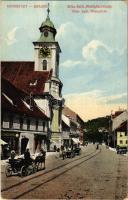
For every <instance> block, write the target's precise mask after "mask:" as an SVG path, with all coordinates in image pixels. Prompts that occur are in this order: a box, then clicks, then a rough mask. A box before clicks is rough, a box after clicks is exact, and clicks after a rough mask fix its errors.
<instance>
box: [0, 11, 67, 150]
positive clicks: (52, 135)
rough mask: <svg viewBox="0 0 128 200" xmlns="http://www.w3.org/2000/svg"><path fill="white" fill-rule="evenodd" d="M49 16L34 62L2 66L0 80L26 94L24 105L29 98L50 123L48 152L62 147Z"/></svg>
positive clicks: (58, 85) (56, 55)
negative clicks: (51, 148) (53, 148)
mask: <svg viewBox="0 0 128 200" xmlns="http://www.w3.org/2000/svg"><path fill="white" fill-rule="evenodd" d="M49 12H50V10H49V8H48V10H47V17H46V20H45V21H44V22H43V23H42V24H41V26H40V28H39V30H40V34H41V35H40V38H39V39H38V40H37V41H35V42H33V45H34V51H35V57H34V62H32V61H4V62H1V74H2V77H3V78H4V79H6V80H7V81H9V82H10V83H11V84H13V86H15V87H16V88H18V89H20V90H21V91H22V92H26V93H27V94H28V95H26V97H24V98H25V101H26V102H29V103H30V99H31V98H32V99H33V100H34V102H35V104H36V105H37V106H38V108H39V109H40V110H41V111H42V112H43V113H44V114H45V116H46V117H47V118H48V119H49V120H48V128H47V147H48V150H50V145H51V144H52V143H54V142H55V143H59V144H61V133H62V108H63V103H64V99H63V98H62V94H61V90H62V86H63V84H62V82H61V81H60V79H59V57H60V52H61V49H60V46H59V43H58V42H56V41H55V36H56V29H55V27H54V25H53V23H52V22H51V20H50V17H49ZM30 97H31V98H30ZM26 126H27V125H26ZM42 127H43V126H42ZM34 131H35V130H34ZM42 131H43V129H42Z"/></svg>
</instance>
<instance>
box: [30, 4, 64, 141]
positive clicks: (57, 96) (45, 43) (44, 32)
mask: <svg viewBox="0 0 128 200" xmlns="http://www.w3.org/2000/svg"><path fill="white" fill-rule="evenodd" d="M47 12H48V14H47V18H46V20H45V21H44V22H43V23H42V24H41V26H40V28H39V30H40V34H41V35H40V38H39V39H38V40H37V41H35V42H33V45H34V50H35V63H34V70H35V71H52V76H51V80H50V82H49V83H47V84H49V85H48V88H49V91H48V94H47V95H46V96H45V99H42V98H40V97H39V96H35V98H34V99H35V101H36V103H37V104H38V105H39V106H40V107H42V108H43V109H45V108H44V105H45V104H44V102H46V101H47V104H48V103H50V105H51V107H52V113H51V117H50V118H51V123H50V130H51V133H52V134H51V141H52V142H53V143H54V142H55V143H61V132H62V126H61V122H62V117H61V116H62V107H63V103H64V99H63V98H62V94H61V90H62V86H63V84H62V82H61V81H60V79H59V57H60V53H61V49H60V46H59V43H58V42H57V41H56V40H55V36H56V33H57V32H56V29H55V27H54V24H53V23H52V21H51V20H50V17H49V12H50V10H49V8H48V10H47Z"/></svg>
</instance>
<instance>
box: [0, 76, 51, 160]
mask: <svg viewBox="0 0 128 200" xmlns="http://www.w3.org/2000/svg"><path fill="white" fill-rule="evenodd" d="M1 86H2V87H1V100H2V108H1V139H2V140H3V141H4V142H6V145H4V146H2V157H4V158H6V157H8V156H9V155H10V152H11V150H15V152H16V153H17V154H24V152H25V150H26V148H29V149H30V152H31V154H34V153H35V152H37V151H39V150H40V149H41V148H42V147H43V148H45V149H47V143H48V138H47V131H48V123H49V118H48V117H47V116H46V115H45V114H44V112H43V111H41V110H40V109H39V107H38V106H37V105H36V103H35V102H34V100H33V99H32V98H31V99H29V100H30V101H31V104H30V102H28V101H26V100H25V97H26V96H28V94H27V93H25V92H23V91H21V90H19V89H18V88H16V87H15V86H14V85H12V84H11V83H10V82H9V81H7V80H6V79H3V78H2V80H1Z"/></svg>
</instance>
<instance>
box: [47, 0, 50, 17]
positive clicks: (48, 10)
mask: <svg viewBox="0 0 128 200" xmlns="http://www.w3.org/2000/svg"><path fill="white" fill-rule="evenodd" d="M47 12H48V15H47V17H49V13H50V9H49V3H48V9H47Z"/></svg>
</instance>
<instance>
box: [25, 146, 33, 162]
mask: <svg viewBox="0 0 128 200" xmlns="http://www.w3.org/2000/svg"><path fill="white" fill-rule="evenodd" d="M24 159H25V162H26V164H27V165H31V164H32V161H33V159H32V158H31V156H30V152H29V149H26V151H25V153H24Z"/></svg>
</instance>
